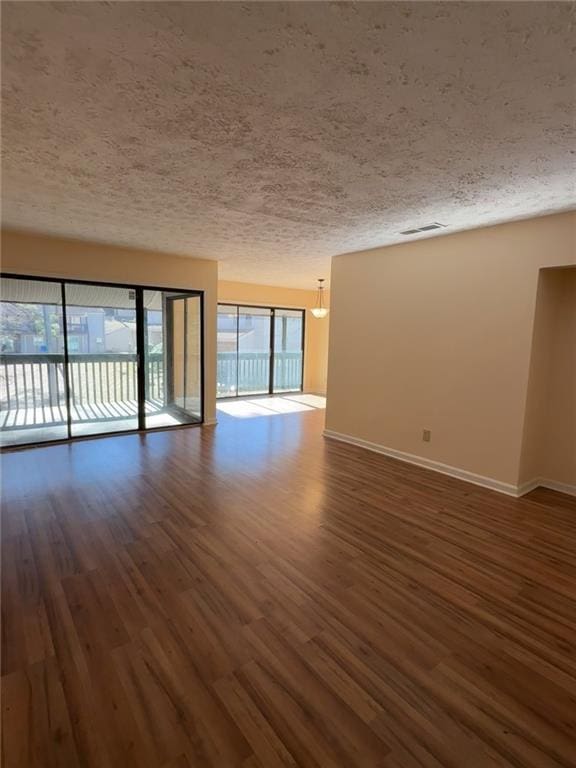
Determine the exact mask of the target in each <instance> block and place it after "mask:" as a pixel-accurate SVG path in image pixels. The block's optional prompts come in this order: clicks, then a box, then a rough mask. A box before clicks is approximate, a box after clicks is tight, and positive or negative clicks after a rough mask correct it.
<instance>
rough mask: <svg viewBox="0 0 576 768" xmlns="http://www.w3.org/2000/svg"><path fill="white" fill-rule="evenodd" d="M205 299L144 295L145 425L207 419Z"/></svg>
mask: <svg viewBox="0 0 576 768" xmlns="http://www.w3.org/2000/svg"><path fill="white" fill-rule="evenodd" d="M201 309H202V308H201V298H200V296H190V295H189V294H181V293H175V292H171V291H144V370H145V388H144V392H145V413H144V419H145V426H146V427H164V426H172V425H176V424H195V423H197V422H199V421H202V365H201V354H202V334H201V330H202V311H201Z"/></svg>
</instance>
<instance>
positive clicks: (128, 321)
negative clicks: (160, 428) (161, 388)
mask: <svg viewBox="0 0 576 768" xmlns="http://www.w3.org/2000/svg"><path fill="white" fill-rule="evenodd" d="M64 295H65V300H66V346H67V350H68V380H69V386H70V427H71V430H70V433H71V437H77V436H78V435H93V434H99V433H101V432H123V431H127V430H131V429H138V375H137V371H138V354H137V350H136V291H135V290H134V289H132V288H116V287H111V286H103V285H85V284H83V283H66V284H65V286H64Z"/></svg>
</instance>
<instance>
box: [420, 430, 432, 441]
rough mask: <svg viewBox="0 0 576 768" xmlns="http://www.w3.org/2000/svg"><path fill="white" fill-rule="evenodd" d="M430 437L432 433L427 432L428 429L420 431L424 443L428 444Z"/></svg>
mask: <svg viewBox="0 0 576 768" xmlns="http://www.w3.org/2000/svg"><path fill="white" fill-rule="evenodd" d="M431 437H432V433H431V432H430V430H429V429H424V430H422V440H423V441H424V442H425V443H429V442H430V438H431Z"/></svg>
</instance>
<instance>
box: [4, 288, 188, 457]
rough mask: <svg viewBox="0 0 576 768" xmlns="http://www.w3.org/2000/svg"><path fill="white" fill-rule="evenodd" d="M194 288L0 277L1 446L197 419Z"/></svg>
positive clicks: (176, 423) (152, 426) (151, 426)
mask: <svg viewBox="0 0 576 768" xmlns="http://www.w3.org/2000/svg"><path fill="white" fill-rule="evenodd" d="M202 317H203V311H202V295H201V294H200V293H196V292H192V291H170V290H164V289H144V288H141V287H139V286H120V285H108V284H96V283H85V282H73V281H62V280H54V281H52V280H43V279H40V278H38V279H33V278H20V277H16V276H5V277H4V276H3V277H1V278H0V353H1V356H0V445H2V446H6V445H18V444H27V443H38V442H45V441H49V440H60V439H66V438H69V437H79V436H85V435H96V434H108V433H113V432H125V431H130V430H136V429H153V428H155V427H167V426H176V425H183V424H193V423H198V422H201V421H202V418H203V415H202V414H203V411H202V408H203V405H202V401H203V373H202V370H203V369H202V358H203V351H202V339H203V331H202V322H203V320H202Z"/></svg>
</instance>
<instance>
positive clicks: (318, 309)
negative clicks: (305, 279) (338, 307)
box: [312, 277, 328, 319]
mask: <svg viewBox="0 0 576 768" xmlns="http://www.w3.org/2000/svg"><path fill="white" fill-rule="evenodd" d="M323 283H324V278H323V277H319V278H318V292H317V294H316V306H315V307H314V308H313V309H312V314H313V315H314V317H317V318H319V319H321V318H323V317H326V315H327V314H328V308H327V307H325V306H324V285H323Z"/></svg>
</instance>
